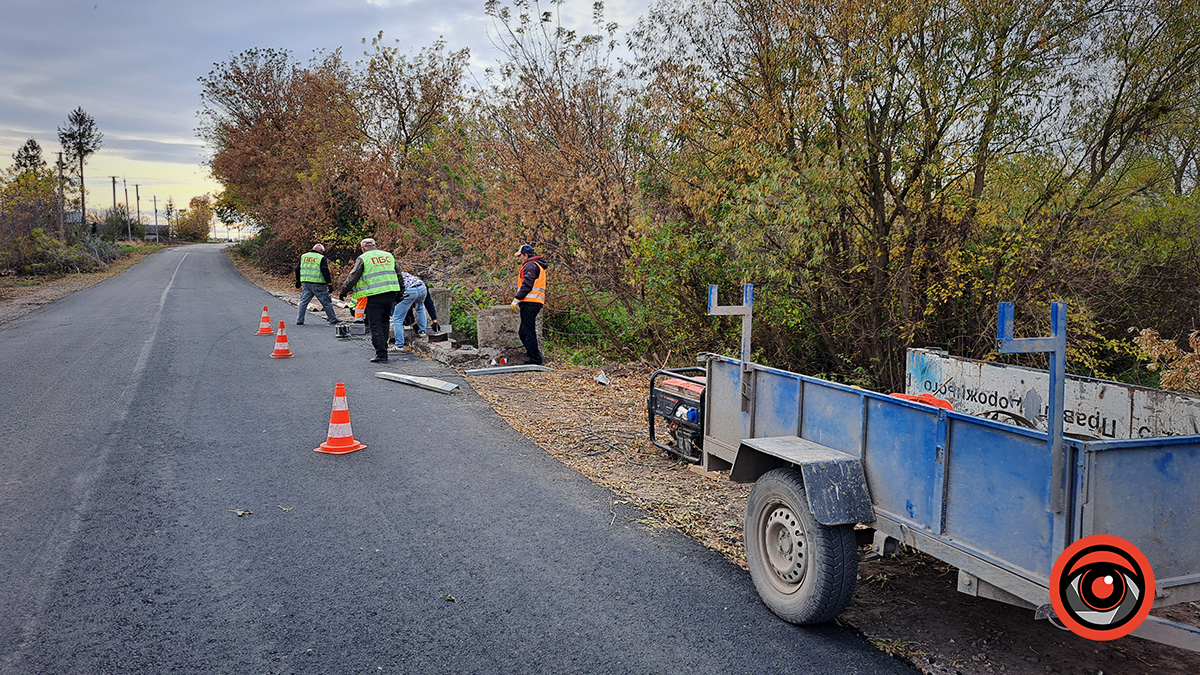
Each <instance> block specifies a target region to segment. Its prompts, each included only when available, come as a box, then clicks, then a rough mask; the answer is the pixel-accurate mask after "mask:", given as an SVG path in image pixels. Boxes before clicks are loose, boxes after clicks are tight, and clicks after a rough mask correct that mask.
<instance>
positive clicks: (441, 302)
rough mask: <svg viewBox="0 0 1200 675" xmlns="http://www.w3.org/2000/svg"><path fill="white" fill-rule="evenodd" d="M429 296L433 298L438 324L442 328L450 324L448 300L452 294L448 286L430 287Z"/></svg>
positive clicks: (451, 297) (451, 298)
mask: <svg viewBox="0 0 1200 675" xmlns="http://www.w3.org/2000/svg"><path fill="white" fill-rule="evenodd" d="M429 296H430V297H431V298H433V308H434V309H435V310H437V315H438V324H440V325H441V326H442V328H446V327H447V326H449V325H450V301H451V300H453V295H452V294H451V293H450V289H449V288H430V289H429Z"/></svg>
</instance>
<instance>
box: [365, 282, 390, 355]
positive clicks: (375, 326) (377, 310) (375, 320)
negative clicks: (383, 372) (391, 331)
mask: <svg viewBox="0 0 1200 675" xmlns="http://www.w3.org/2000/svg"><path fill="white" fill-rule="evenodd" d="M394 304H396V292H395V291H387V292H386V293H379V294H376V295H368V296H367V306H366V308H365V309H364V310H363V316H364V318H365V319H366V321H367V330H369V331H371V346H372V347H374V348H375V356H377V357H379V358H381V359H386V358H387V355H388V351H387V347H388V315H390V314H391V313H392V305H394Z"/></svg>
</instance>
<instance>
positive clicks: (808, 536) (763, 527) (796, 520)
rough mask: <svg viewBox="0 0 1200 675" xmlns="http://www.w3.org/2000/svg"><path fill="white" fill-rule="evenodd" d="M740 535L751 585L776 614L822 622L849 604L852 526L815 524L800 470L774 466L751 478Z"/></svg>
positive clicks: (853, 569) (854, 562) (853, 574)
mask: <svg viewBox="0 0 1200 675" xmlns="http://www.w3.org/2000/svg"><path fill="white" fill-rule="evenodd" d="M743 536H744V539H745V543H746V562H747V563H748V564H749V567H750V577H751V578H752V579H753V580H754V586H755V587H756V588H757V589H758V594H759V595H760V596H761V597H762V599H763V602H765V603H766V605H767V607H770V608H771V611H773V612H775V613H776V614H778V615H779V616H780V618H782V619H784V620H786V621H790V622H791V623H797V624H812V623H822V622H825V621H830V620H832V619H833V618H834V617H836V616H837V615H838V614H840V613H841V611H842V610H843V609H845V608H846V605H848V604H849V603H850V598H851V597H852V596H853V595H854V587H855V585H856V584H857V582H858V547H857V543H856V541H855V538H854V525H852V524H851V525H822V524H820V523H818V522H817V520H816V518H814V517H813V515H812V511H811V510H810V509H809V507H808V498H807V497H806V496H805V493H804V480H803V478H802V477H801V475H800V472H799V471H798V470H796V469H794V468H790V467H789V468H781V469H773V470H771V471H768V472H767V473H765V474H763V476H762V477H761V478H759V479H758V481H757V482H755V484H754V489H753V490H752V491H751V492H750V498H749V500H747V502H746V520H745V524H744V526H743Z"/></svg>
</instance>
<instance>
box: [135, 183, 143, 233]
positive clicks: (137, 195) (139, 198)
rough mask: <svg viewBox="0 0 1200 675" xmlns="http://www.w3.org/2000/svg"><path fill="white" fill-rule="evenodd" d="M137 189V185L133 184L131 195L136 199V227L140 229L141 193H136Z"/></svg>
mask: <svg viewBox="0 0 1200 675" xmlns="http://www.w3.org/2000/svg"><path fill="white" fill-rule="evenodd" d="M138 187H139V186H138V184H137V183H134V184H133V195H134V197H135V198H136V199H137V211H138V227H139V228H140V227H141V226H142V193H141V192H139V191H138Z"/></svg>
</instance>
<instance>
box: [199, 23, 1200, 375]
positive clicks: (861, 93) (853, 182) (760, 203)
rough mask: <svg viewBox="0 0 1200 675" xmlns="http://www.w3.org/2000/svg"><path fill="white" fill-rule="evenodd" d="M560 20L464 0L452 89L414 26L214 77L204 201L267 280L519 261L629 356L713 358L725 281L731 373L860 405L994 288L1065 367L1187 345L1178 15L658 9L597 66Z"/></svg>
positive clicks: (1184, 66)
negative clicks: (1054, 313)
mask: <svg viewBox="0 0 1200 675" xmlns="http://www.w3.org/2000/svg"><path fill="white" fill-rule="evenodd" d="M559 6H560V3H559V2H556V1H554V0H551V1H550V2H548V3H539V2H538V1H537V0H509V1H508V2H507V3H506V2H501V0H489V2H487V3H486V4H485V7H484V11H485V14H486V16H487V17H488V18H489V19H490V20H491V25H492V29H493V31H492V32H493V36H492V37H493V42H494V44H495V45H496V46H497V47H498V48H499V51H500V53H501V55H502V56H501V61H500V63H499V64H498V66H497V67H496V68H495V69H493V70H492V71H490V73H489V76H488V82H487V85H486V86H483V87H479V88H477V89H471V90H470V91H467V90H465V89H464V78H463V73H464V71H465V68H466V66H467V58H468V55H467V53H466V52H465V51H459V52H455V51H451V50H448V49H447V47H446V45H445V43H444V42H443V41H441V40H439V41H437V42H435V43H434V44H433V45H432V46H431V47H429V48H426V49H421V50H419V51H418V52H417V53H416V54H415V55H406V54H402V53H401V52H400V50H399V48H398V47H396V46H391V45H388V44H385V43H384V41H383V38H382V35H379V36H377V37H376V38H375V39H373V40H372V41H371V42H370V44H369V46H367V48H366V49H367V51H366V53H365V55H364V60H363V61H361V62H358V63H355V64H349V63H346V62H345V61H344V60H343V59H342V58H341V56H340V53H338V52H335V53H333V54H328V55H324V56H318V57H317V58H314V59H313V60H312V61H311V62H310V63H308V64H300V63H297V62H295V61H293V60H292V58H291V57H290V55H289V54H287V53H286V52H280V51H275V50H251V51H248V52H244V53H242V54H240V55H238V56H235V57H234V58H233V59H231V60H230V61H228V62H227V63H224V64H218V65H217V66H216V67H215V68H214V70H213V71H212V72H210V73H209V75H208V76H207V77H204V78H201V85H202V90H203V97H204V104H205V109H204V111H203V114H204V119H205V123H204V125H203V126H202V128H201V130H200V133H201V136H202V137H204V138H205V139H206V141H208V143H209V145H210V148H211V149H212V153H213V154H212V160H211V163H210V166H211V169H212V172H213V175H214V177H216V178H217V179H218V180H219V181H221V182H222V183H223V185H224V186H225V191H224V193H223V194H222V195H221V197H220V199H219V200H218V207H219V209H221V210H222V211H223V212H224V211H225V210H228V212H230V213H238V214H242V215H243V216H245V217H247V218H248V219H249V220H251V221H252V222H254V223H255V224H256V225H258V226H259V227H260V228H261V230H260V231H261V233H262V234H261V238H260V241H261V242H262V253H261V255H262V256H263V259H264V261H266V262H268V263H269V264H273V265H275V266H277V267H284V266H290V265H291V263H292V262H293V260H292V259H293V257H294V256H295V255H297V254H298V253H300V252H301V251H303V250H307V248H308V247H309V246H311V244H312V242H313V241H314V240H316V239H321V240H323V241H325V242H326V243H327V245H328V244H330V243H332V244H333V249H332V250H331V255H333V256H334V257H336V256H337V254H338V251H339V249H340V251H341V253H342V254H343V255H345V256H347V257H348V255H349V254H351V253H352V251H353V244H354V243H355V242H356V241H357V238H358V237H360V236H367V235H374V236H375V237H376V238H377V239H379V240H380V242H381V244H382V245H384V246H385V247H386V248H392V249H394V250H396V251H397V252H398V253H400V254H402V255H403V256H404V257H405V259H406V260H408V261H416V260H423V261H434V260H435V258H437V256H441V257H442V259H449V258H455V259H456V260H455V264H458V265H460V270H462V271H464V272H466V273H469V274H471V275H473V278H472V279H471V283H472V284H473V285H474V286H475V287H476V288H477V289H483V291H484V292H485V294H487V295H490V296H491V297H492V298H493V299H495V300H501V301H503V300H506V299H507V295H508V294H509V293H510V292H511V288H510V287H511V285H512V275H513V272H514V263H513V260H512V256H511V254H512V251H513V250H515V249H516V247H517V246H518V245H519V244H521V243H531V244H533V245H534V246H535V247H537V248H538V249H539V252H541V253H543V254H545V255H547V257H548V258H550V260H551V263H552V269H553V275H554V276H553V286H554V288H553V291H552V292H551V294H550V295H551V300H550V307H549V316H550V323H549V325H550V327H551V329H552V330H554V331H561V332H566V333H570V334H571V335H575V336H580V335H582V334H594V335H593V337H598V338H599V339H600V340H602V341H603V342H605V343H607V344H608V345H610V346H618V347H615V348H619V349H622V350H624V351H625V352H626V354H627V355H631V356H647V355H650V354H653V353H657V354H658V356H659V357H661V355H662V354H663V353H667V352H671V353H676V354H678V353H683V352H689V351H696V350H714V349H722V348H733V346H734V345H736V343H737V332H736V329H735V328H734V326H733V325H732V324H730V323H723V322H722V321H721V320H718V319H714V318H712V317H708V316H707V315H706V313H705V298H706V296H707V293H706V292H705V288H706V286H707V285H709V284H714V283H715V284H719V285H720V286H722V288H724V289H725V290H724V291H723V299H724V297H725V296H724V294H725V293H728V294H729V300H724V301H725V302H728V301H730V300H732V298H733V297H736V296H737V295H738V294H739V292H740V289H739V287H740V285H741V284H742V283H754V284H755V285H756V287H757V289H758V290H757V293H756V306H755V311H756V318H755V327H756V330H755V335H754V342H755V345H756V347H757V354H756V358H759V359H760V360H763V361H765V362H768V363H772V364H775V365H780V366H787V367H793V368H796V369H799V370H801V371H802V372H812V373H824V374H827V375H832V376H838V377H842V378H845V379H853V380H855V381H861V382H864V383H870V384H874V385H877V386H880V387H883V388H885V389H898V388H901V387H903V368H904V350H905V349H907V348H909V347H914V346H938V347H943V348H946V349H949V350H951V351H953V352H955V353H958V354H963V355H967V356H975V357H986V356H989V354H990V352H991V350H992V348H993V331H994V321H995V307H996V303H997V302H999V301H1013V302H1016V303H1017V304H1018V307H1019V308H1022V309H1023V312H1024V313H1022V314H1021V315H1019V316H1018V321H1019V322H1020V323H1021V324H1022V325H1021V326H1020V327H1019V328H1018V330H1027V331H1029V332H1030V333H1037V332H1040V331H1042V330H1044V329H1045V323H1046V321H1047V314H1048V312H1047V311H1046V308H1047V305H1048V303H1049V302H1050V301H1052V300H1067V301H1068V302H1069V303H1070V307H1071V312H1072V313H1071V326H1072V329H1071V330H1072V333H1071V334H1072V336H1073V337H1072V341H1071V344H1070V349H1071V359H1072V366H1073V367H1074V368H1076V369H1078V370H1081V371H1085V372H1087V373H1089V374H1094V375H1103V374H1106V373H1119V372H1121V371H1122V370H1124V369H1127V368H1132V367H1134V366H1136V363H1137V359H1138V358H1139V355H1138V353H1137V352H1136V350H1135V349H1133V348H1132V346H1131V345H1130V344H1129V342H1128V332H1127V331H1128V329H1129V328H1130V327H1131V326H1146V325H1154V326H1158V327H1159V328H1160V329H1161V330H1162V331H1163V332H1164V334H1188V333H1189V332H1190V331H1192V330H1196V326H1195V321H1196V318H1195V317H1196V315H1197V308H1198V307H1197V305H1198V303H1197V290H1196V289H1197V288H1200V272H1198V271H1197V270H1200V264H1197V261H1198V260H1200V228H1198V226H1197V225H1196V223H1197V216H1200V192H1198V190H1200V136H1198V135H1197V132H1196V122H1197V120H1198V119H1200V105H1198V104H1200V85H1198V82H1200V77H1198V76H1200V7H1198V6H1197V5H1196V4H1195V3H1187V2H1178V1H1177V0H1030V1H1028V2H1022V3H1016V2H1004V3H995V2H983V1H982V0H887V1H884V0H823V1H821V2H817V1H816V0H770V1H769V0H660V1H659V2H657V3H655V4H653V5H652V6H651V7H650V9H649V10H648V12H647V13H646V14H645V15H644V16H643V18H642V19H641V20H640V21H639V23H638V24H637V26H635V27H634V28H633V29H632V30H631V31H630V32H629V33H628V43H627V46H628V48H629V53H630V54H631V57H630V58H629V59H628V60H627V61H626V62H621V61H620V60H619V59H617V58H616V57H615V53H616V45H617V42H616V41H617V37H618V33H617V30H618V27H617V26H615V25H613V24H610V23H606V22H605V19H604V12H603V6H602V5H601V4H600V3H597V5H596V9H595V14H594V16H593V25H592V27H591V29H589V31H588V32H586V33H582V32H580V33H577V32H575V31H572V30H569V29H567V28H565V27H564V26H563V24H562V21H561V18H560V16H559V14H558V9H559ZM429 264H433V263H432V262H429ZM1163 289H1169V293H1167V294H1165V295H1166V297H1164V294H1161V293H1159V292H1158V291H1160V290H1163ZM1189 322H1190V324H1189ZM1189 326H1190V327H1189ZM561 332H560V333H558V335H560V336H561V335H562V333H561ZM558 339H565V340H572V339H575V338H573V337H571V336H570V335H568V336H565V337H560V338H558ZM656 360H657V359H656Z"/></svg>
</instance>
